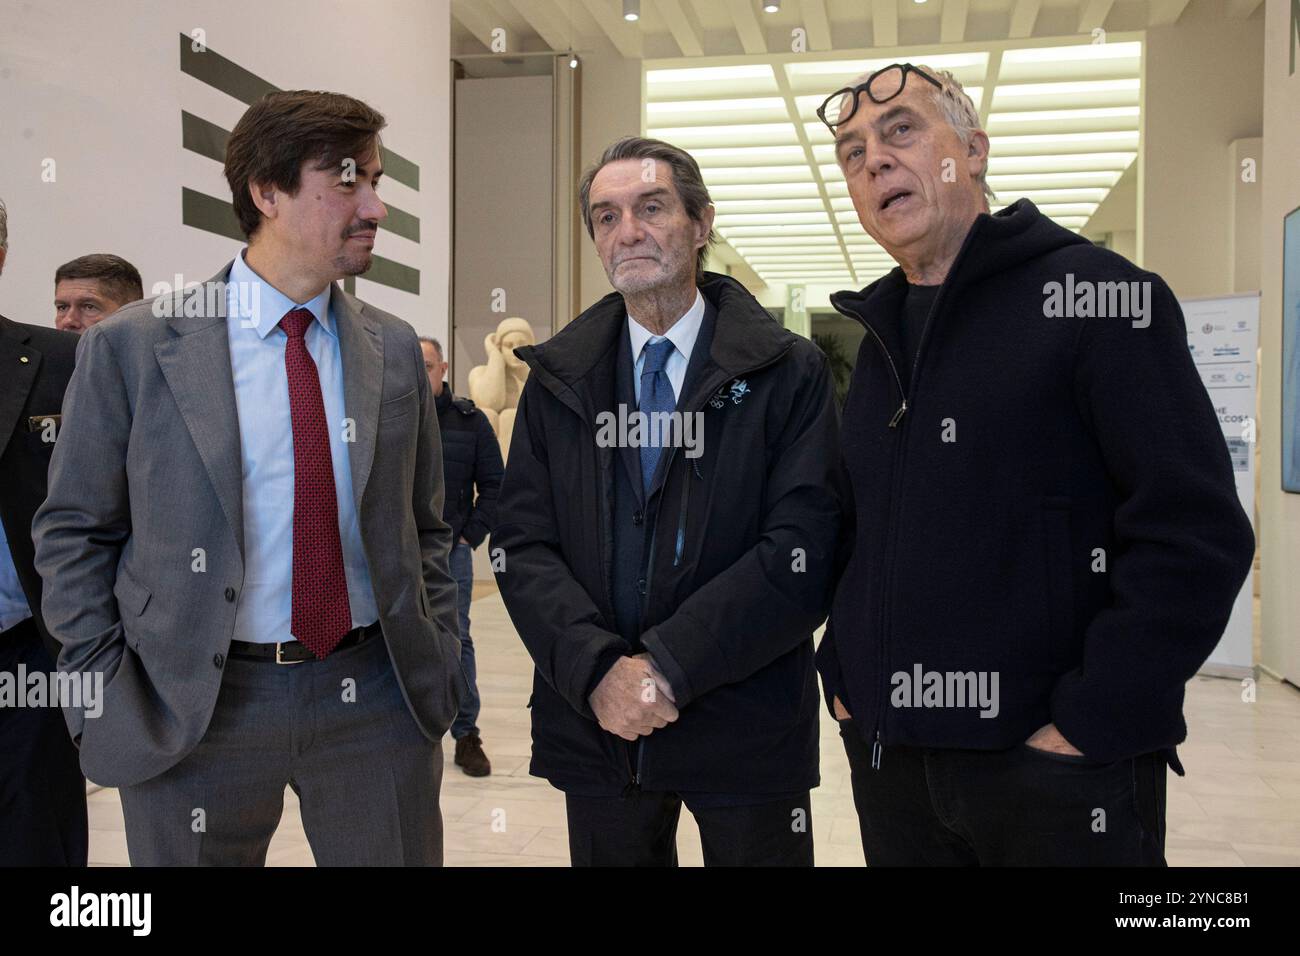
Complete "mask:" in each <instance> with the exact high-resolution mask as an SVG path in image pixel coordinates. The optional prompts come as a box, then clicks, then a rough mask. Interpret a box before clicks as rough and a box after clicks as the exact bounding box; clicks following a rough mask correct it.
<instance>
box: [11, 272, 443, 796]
mask: <svg viewBox="0 0 1300 956" xmlns="http://www.w3.org/2000/svg"><path fill="white" fill-rule="evenodd" d="M229 271H230V266H229V265H227V266H226V268H225V269H223V270H222V271H221V272H220V273H218V274H217V275H216V276H214V277H213V278H212V279H210V280H208V282H207V283H205V284H204V285H203V286H200V287H196V288H195V289H191V290H184V291H181V292H177V293H173V294H171V295H168V296H163V297H160V299H159V300H144V301H142V302H137V303H134V304H132V305H129V306H127V307H125V308H123V309H122V310H121V311H120V312H118V313H116V314H115V315H114V316H113V317H112V318H110V319H108V320H106V321H104V322H101V323H99V324H98V325H95V326H93V327H92V328H91V329H90V330H89V331H87V332H86V333H85V335H84V336H83V337H82V339H81V342H80V344H79V346H78V350H77V367H76V371H75V372H74V373H73V376H72V381H71V383H70V384H69V386H68V391H67V396H66V399H65V401H64V405H63V427H62V429H61V430H60V433H59V440H58V442H57V443H56V444H55V450H54V456H53V459H52V460H51V463H50V474H49V478H50V485H49V495H48V497H47V498H46V500H45V504H44V505H43V506H42V507H41V509H40V511H39V512H38V513H37V515H36V519H35V522H34V524H33V531H34V533H35V538H36V567H37V570H38V571H39V572H40V574H41V577H42V579H43V581H44V585H45V592H44V597H43V600H42V611H43V612H44V616H45V620H46V623H47V625H48V627H49V630H50V633H51V634H52V635H53V636H54V638H55V640H57V641H58V642H59V643H60V644H61V645H62V647H61V650H60V653H59V670H60V671H62V672H70V673H83V672H92V673H93V672H96V671H98V672H102V673H103V686H104V696H103V701H102V713H101V714H100V715H99V716H98V717H88V716H87V714H86V708H85V707H84V706H83V707H73V706H65V707H64V716H65V718H66V720H67V723H68V727H69V729H70V730H71V732H72V736H73V740H74V741H76V742H77V744H78V746H79V747H80V749H81V766H82V770H83V771H84V772H85V774H86V776H87V777H89V778H90V779H91V780H93V781H95V782H96V783H100V784H104V785H105V786H125V785H130V784H134V783H139V782H142V781H144V780H148V779H150V778H151V777H154V776H156V775H158V774H160V773H162V772H163V771H165V770H167V769H168V768H169V767H171V766H173V765H174V764H176V763H177V762H178V761H179V760H180V759H181V758H183V757H184V756H185V755H186V754H188V753H189V752H190V751H191V750H193V749H194V746H195V745H196V744H197V743H198V741H199V739H200V738H201V737H202V736H203V734H204V731H205V730H206V729H207V725H208V721H209V719H210V718H211V716H212V711H213V706H214V705H215V703H216V700H217V692H218V690H219V689H220V687H221V678H222V672H223V669H224V667H225V661H226V655H227V653H228V652H229V650H230V641H231V636H232V633H233V630H234V623H235V607H236V604H237V601H238V598H239V593H240V591H241V588H242V584H243V577H244V540H243V538H244V534H243V529H244V519H243V503H242V497H243V493H242V482H241V473H242V458H241V454H240V440H239V423H238V419H237V413H236V407H235V390H234V382H233V378H232V375H231V366H230V347H229V342H228V339H227V332H226V318H225V311H226V297H225V292H224V288H225V286H224V282H225V280H226V277H227V276H228V275H229ZM155 301H157V303H158V305H157V306H156V307H155V304H154V303H155ZM330 306H331V307H332V308H333V310H334V315H335V317H336V319H337V323H338V336H339V347H340V352H341V355H342V360H343V377H344V405H345V407H346V409H347V415H348V417H349V418H351V419H353V420H354V421H355V428H356V432H355V441H354V442H353V443H352V444H351V445H350V447H349V459H350V465H351V472H352V487H353V493H354V495H355V499H356V508H357V515H358V518H359V522H360V526H361V540H362V545H363V547H364V549H365V552H366V560H367V562H368V564H369V567H370V578H371V582H372V584H373V587H374V593H375V602H376V605H377V606H378V608H379V615H380V621H381V622H382V624H383V631H384V638H385V640H386V642H387V645H388V653H389V656H390V658H391V660H392V663H393V668H394V670H395V671H396V673H397V676H398V680H399V681H400V683H401V686H402V690H403V693H404V695H405V697H406V702H407V705H408V707H409V708H410V711H411V714H412V716H413V717H414V718H415V721H416V723H417V724H418V725H419V726H420V729H421V730H422V731H423V732H424V733H425V734H426V735H427V736H428V737H429V739H430V740H434V741H436V740H438V739H439V738H441V736H442V735H443V733H444V732H445V731H446V729H447V727H448V726H449V725H450V724H451V721H452V718H453V717H454V716H455V714H456V707H457V704H458V702H459V699H460V696H461V694H462V692H463V689H464V686H465V685H464V675H463V672H462V671H461V668H460V641H459V639H458V638H457V633H458V625H457V620H456V583H455V581H454V580H453V579H452V578H451V576H450V575H449V573H448V570H447V556H448V551H449V549H450V547H451V543H452V542H451V532H450V529H449V527H448V526H447V525H446V523H444V522H443V520H442V518H441V515H442V497H443V490H442V448H441V445H440V441H439V436H438V416H437V411H436V409H435V407H434V403H433V396H432V394H431V391H430V388H429V380H428V376H427V375H425V371H424V358H423V355H422V353H421V351H420V344H419V341H418V340H417V338H416V335H415V331H414V330H413V329H412V328H411V327H410V326H409V325H407V324H406V323H405V322H403V321H402V320H400V319H398V318H396V317H394V316H392V315H389V314H387V313H385V312H381V311H379V310H378V309H376V308H374V307H372V306H369V305H366V304H364V303H363V302H361V301H359V300H358V299H355V298H353V297H352V296H350V295H347V294H346V293H345V292H343V291H342V290H341V289H340V288H339V287H338V286H337V285H335V286H333V287H332V290H331V293H330ZM160 316H162V317H160ZM285 400H286V401H288V396H287V395H286V397H285ZM284 453H285V454H286V455H288V454H292V449H288V448H287V449H285V452H284ZM197 548H202V549H203V558H204V561H205V564H206V569H205V570H202V571H196V570H193V568H194V567H195V566H196V552H195V549H197ZM290 559H291V556H290V555H287V554H286V555H285V560H286V561H288V560H290ZM267 666H275V665H267ZM298 666H301V665H298ZM307 666H311V665H307ZM84 703H85V702H84V701H83V704H84Z"/></svg>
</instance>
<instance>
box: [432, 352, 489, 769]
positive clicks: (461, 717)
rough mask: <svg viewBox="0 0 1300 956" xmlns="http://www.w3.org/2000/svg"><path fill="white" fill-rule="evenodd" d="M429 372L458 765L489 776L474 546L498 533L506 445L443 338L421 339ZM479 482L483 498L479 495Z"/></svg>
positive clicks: (453, 737) (452, 728) (454, 734)
mask: <svg viewBox="0 0 1300 956" xmlns="http://www.w3.org/2000/svg"><path fill="white" fill-rule="evenodd" d="M420 348H421V350H422V351H423V352H424V370H425V372H427V373H428V375H429V385H430V386H431V387H432V388H433V400H434V404H435V405H436V406H437V409H438V428H439V430H440V431H441V433H442V476H443V488H444V489H445V495H446V497H444V499H443V506H442V520H443V521H445V522H447V524H449V525H451V539H452V540H453V541H454V542H456V543H455V544H454V545H453V546H452V549H451V557H450V561H449V564H450V568H451V576H452V577H453V578H455V579H456V613H457V615H458V616H459V618H460V666H461V667H462V668H463V669H464V671H465V683H466V684H467V685H468V687H469V689H468V691H467V692H466V694H465V696H464V697H462V698H461V701H460V710H459V711H458V712H457V714H456V719H455V720H454V721H452V724H451V736H452V739H453V740H455V741H456V758H455V759H456V766H458V767H460V768H461V770H463V771H465V773H466V774H468V775H469V776H471V777H486V776H487V775H488V774H490V773H491V772H492V764H491V762H490V761H489V760H488V758H487V754H485V753H484V752H483V737H482V735H481V734H480V733H479V729H478V714H479V708H480V706H481V702H480V700H479V694H478V675H477V672H476V668H475V665H474V642H473V641H472V640H471V639H470V636H469V605H470V602H471V601H473V600H474V549H475V548H477V547H478V546H479V545H480V544H482V543H483V540H484V539H485V538H486V537H487V536H488V535H489V534H491V532H492V525H493V523H494V522H495V520H496V512H497V493H498V492H499V491H500V490H501V475H502V474H503V473H504V472H505V465H503V464H502V462H501V446H500V445H499V444H498V443H497V436H496V432H494V431H492V424H491V422H489V421H488V419H487V416H486V415H484V414H483V413H482V412H481V411H479V410H478V409H477V408H475V407H474V403H473V402H471V401H470V400H469V399H468V398H457V397H456V396H455V395H453V394H452V393H451V386H450V385H448V384H447V383H446V382H444V381H443V376H445V375H446V374H447V362H446V361H445V360H444V359H443V357H442V345H441V344H440V343H439V342H438V340H437V339H431V338H427V337H424V336H421V338H420ZM475 486H477V487H478V497H477V498H476V497H475V496H474V489H475Z"/></svg>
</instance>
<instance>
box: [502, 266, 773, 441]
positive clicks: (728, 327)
mask: <svg viewBox="0 0 1300 956" xmlns="http://www.w3.org/2000/svg"><path fill="white" fill-rule="evenodd" d="M698 285H699V289H700V293H701V294H702V295H703V296H704V298H705V300H706V302H707V303H708V304H709V305H711V306H712V307H713V308H714V310H716V312H717V316H716V319H715V322H714V328H713V336H712V339H711V341H710V342H709V350H708V356H707V360H706V361H704V362H703V363H702V364H701V366H700V369H699V373H700V374H699V375H698V376H695V387H693V388H688V389H686V391H688V393H689V395H688V396H685V397H686V398H687V403H688V404H694V403H695V399H696V397H697V393H698V392H699V391H700V389H701V388H708V387H709V384H710V383H712V382H716V381H718V380H719V379H721V380H722V381H726V380H728V379H730V378H735V377H738V376H740V375H743V374H745V373H747V372H749V371H751V370H753V369H757V368H761V367H763V366H764V365H767V364H769V363H771V362H774V361H776V360H777V359H778V358H780V357H781V356H782V355H783V354H784V353H785V352H786V351H787V350H788V349H789V348H790V347H791V346H792V345H794V343H795V342H796V341H797V340H798V337H797V336H796V335H795V333H793V332H791V331H789V330H788V329H786V328H784V327H783V326H781V325H780V324H779V323H778V322H777V321H776V320H775V319H773V318H772V316H771V315H770V314H769V313H768V311H767V310H766V309H764V308H763V307H762V306H761V305H759V303H758V300H757V299H755V298H754V296H753V295H752V294H751V293H750V292H749V290H748V289H746V288H745V287H744V286H743V285H741V284H740V283H739V282H737V281H736V280H735V279H733V278H731V277H730V276H724V275H719V274H717V273H713V272H705V273H702V274H701V275H700V279H699V283H698ZM626 323H627V308H626V307H625V306H624V304H623V296H622V295H621V294H620V293H618V292H611V293H610V294H609V295H607V296H605V297H604V298H603V299H601V300H600V301H599V302H597V303H596V304H595V305H593V306H592V307H591V308H589V309H587V310H586V311H585V312H583V313H582V314H581V315H579V316H578V317H577V318H576V319H574V320H573V321H572V322H570V323H569V324H568V325H566V326H565V327H564V328H563V329H561V330H560V331H559V332H557V333H556V334H555V335H553V336H551V338H549V339H548V340H547V341H545V342H543V343H541V344H540V345H530V346H523V347H520V348H517V349H515V354H516V355H518V356H519V357H520V358H521V359H522V360H523V361H524V362H526V363H527V364H528V367H529V369H531V371H532V374H534V375H536V376H537V378H538V381H539V382H540V383H541V384H542V385H543V386H545V387H546V388H547V389H548V390H549V391H550V392H552V393H553V394H554V395H555V396H556V397H557V398H559V399H560V400H561V401H564V402H565V404H568V405H570V407H573V408H574V410H575V411H578V412H579V414H584V416H586V415H587V411H588V410H589V409H590V408H591V403H590V395H589V384H590V378H591V375H592V371H593V369H595V368H596V367H597V366H598V365H600V364H601V363H602V362H603V363H606V364H607V365H608V364H610V363H612V362H613V360H614V358H616V357H617V354H618V353H617V349H618V343H619V336H620V335H623V336H624V337H626V331H627V325H626ZM701 344H702V340H701ZM695 351H696V352H697V353H698V352H699V347H698V346H697V348H696V350H695ZM695 361H696V356H695V355H692V359H691V364H692V366H694V365H695ZM688 381H689V378H688ZM715 387H716V386H715Z"/></svg>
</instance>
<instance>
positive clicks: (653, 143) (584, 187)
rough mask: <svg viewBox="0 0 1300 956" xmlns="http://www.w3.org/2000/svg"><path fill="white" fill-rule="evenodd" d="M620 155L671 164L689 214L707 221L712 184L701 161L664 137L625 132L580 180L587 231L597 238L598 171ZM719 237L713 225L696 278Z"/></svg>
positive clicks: (699, 257) (698, 260)
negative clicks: (594, 190)
mask: <svg viewBox="0 0 1300 956" xmlns="http://www.w3.org/2000/svg"><path fill="white" fill-rule="evenodd" d="M620 159H653V160H661V161H663V162H665V163H667V164H668V168H669V169H671V170H672V171H673V185H674V186H676V187H677V195H679V196H681V197H682V205H683V206H685V207H686V215H688V216H690V217H691V218H692V219H693V220H695V221H696V222H703V221H704V210H705V209H707V208H708V207H709V206H711V205H712V204H713V200H712V199H710V198H709V188H708V187H707V186H705V185H704V176H703V175H702V174H701V173H700V164H699V163H697V162H696V161H695V157H693V156H692V155H691V154H690V153H688V152H686V150H684V149H679V148H678V147H676V146H674V145H672V143H665V142H664V141H663V140H661V139H646V138H645V137H642V136H624V137H623V138H622V139H620V140H618V141H616V142H614V143H611V144H610V145H609V146H607V147H605V152H603V153H601V156H600V159H598V160H596V162H595V163H594V164H593V165H591V166H589V167H587V171H586V172H585V173H583V174H582V180H581V181H580V182H579V183H578V207H579V208H580V209H581V210H582V222H583V224H584V225H585V226H586V227H587V235H589V236H590V237H591V238H593V239H595V238H596V231H595V229H594V227H593V226H592V224H591V184H592V183H593V182H594V181H595V179H596V174H597V173H599V172H600V171H601V170H602V169H604V168H605V167H606V166H608V165H609V164H610V163H616V162H618V161H619V160H620ZM717 241H718V235H717V233H716V232H714V231H713V230H712V229H710V230H709V237H708V239H706V240H705V242H704V245H702V246H700V248H699V249H697V250H696V254H695V278H696V280H697V281H698V279H699V277H700V273H701V272H703V271H704V262H705V260H706V259H707V258H708V256H709V247H710V246H712V245H713V244H714V243H715V242H717Z"/></svg>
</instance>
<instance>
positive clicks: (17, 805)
mask: <svg viewBox="0 0 1300 956" xmlns="http://www.w3.org/2000/svg"><path fill="white" fill-rule="evenodd" d="M19 664H23V665H25V666H26V673H27V674H29V675H30V674H33V673H43V674H46V675H52V674H53V673H54V661H52V660H50V654H49V652H48V651H47V650H46V649H45V646H44V644H42V643H41V636H40V632H38V631H37V630H36V624H35V622H34V621H33V620H32V619H31V618H28V619H27V620H25V621H21V622H19V623H18V624H15V625H14V626H13V627H11V628H10V629H9V630H7V631H5V632H4V633H2V634H0V672H3V673H7V674H11V675H14V676H13V677H11V678H8V679H7V680H14V681H16V680H17V673H18V665H19ZM47 679H48V678H47ZM15 690H16V691H17V692H18V693H19V694H22V693H23V692H24V690H25V688H23V687H21V686H16V687H15ZM57 703H58V702H57V701H47V705H46V706H44V707H6V706H0V866H85V865H86V852H87V846H88V843H89V838H90V834H89V827H88V824H87V820H86V779H85V778H84V777H83V776H82V775H81V765H80V763H79V761H78V757H77V748H76V747H74V746H73V745H72V738H71V737H70V736H69V735H68V726H67V724H66V723H64V721H63V712H62V710H60V709H59V707H58V706H57Z"/></svg>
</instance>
